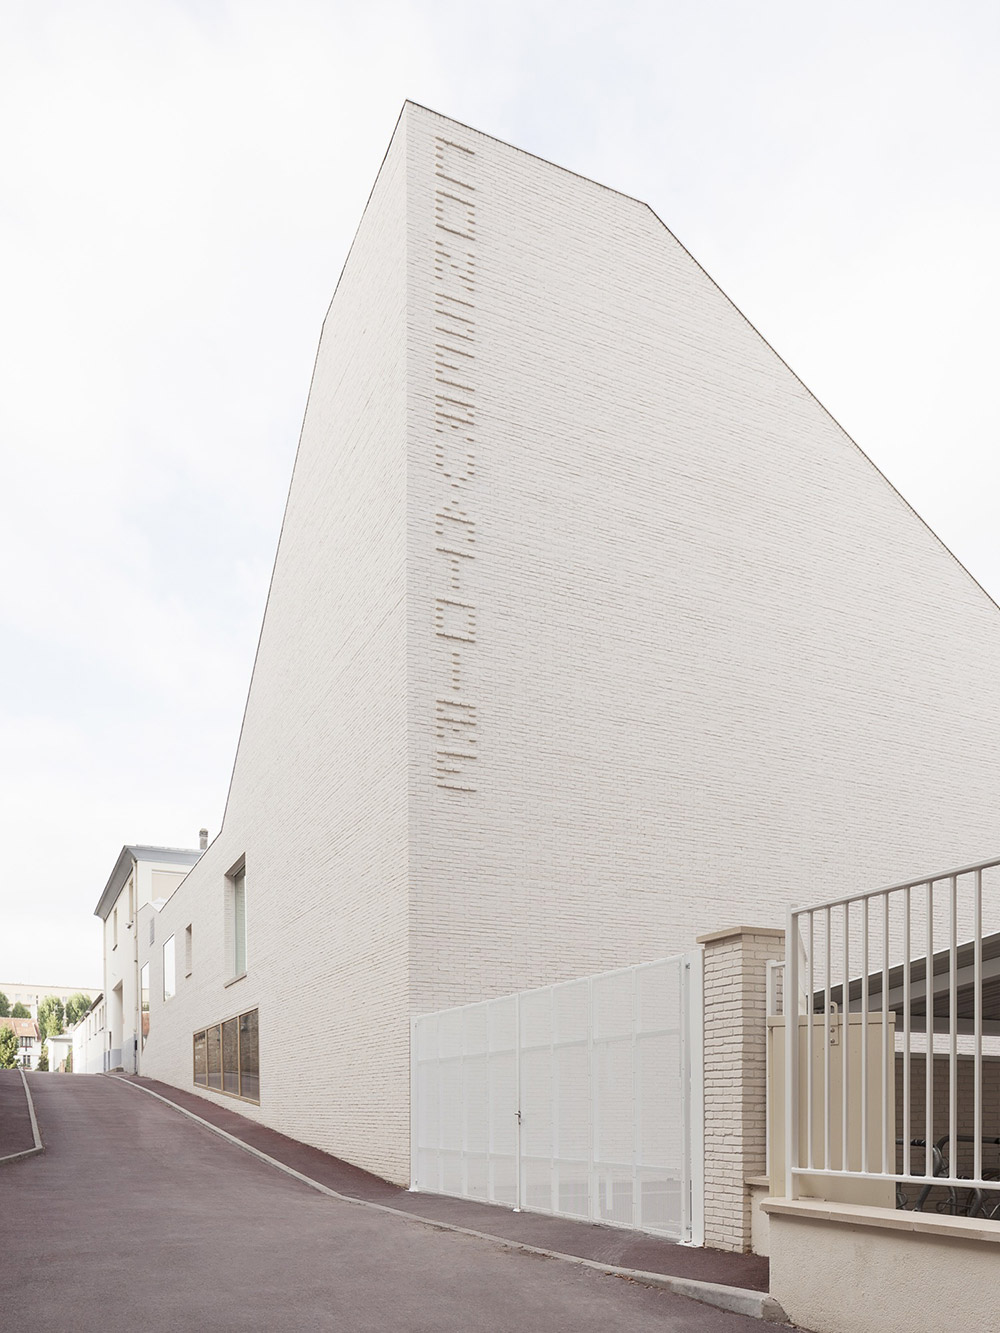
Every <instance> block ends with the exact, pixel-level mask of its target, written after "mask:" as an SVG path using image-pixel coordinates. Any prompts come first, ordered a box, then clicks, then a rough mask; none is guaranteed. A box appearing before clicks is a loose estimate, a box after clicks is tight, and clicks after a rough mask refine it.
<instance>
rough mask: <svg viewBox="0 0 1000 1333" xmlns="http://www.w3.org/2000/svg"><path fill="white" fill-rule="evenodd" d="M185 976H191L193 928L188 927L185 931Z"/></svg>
mask: <svg viewBox="0 0 1000 1333" xmlns="http://www.w3.org/2000/svg"><path fill="white" fill-rule="evenodd" d="M184 975H185V976H186V977H189V976H190V975H191V927H190V926H187V927H185V930H184Z"/></svg>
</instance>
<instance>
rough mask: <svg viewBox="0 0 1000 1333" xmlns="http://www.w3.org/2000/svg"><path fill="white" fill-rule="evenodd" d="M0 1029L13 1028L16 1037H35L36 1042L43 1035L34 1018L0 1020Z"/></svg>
mask: <svg viewBox="0 0 1000 1333" xmlns="http://www.w3.org/2000/svg"><path fill="white" fill-rule="evenodd" d="M0 1028H13V1029H14V1036H15V1037H34V1038H35V1040H36V1041H37V1040H38V1038H39V1036H40V1035H41V1034H40V1033H39V1031H38V1024H37V1023H36V1022H35V1020H34V1019H33V1018H0Z"/></svg>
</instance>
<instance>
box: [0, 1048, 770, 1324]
mask: <svg viewBox="0 0 1000 1333" xmlns="http://www.w3.org/2000/svg"><path fill="white" fill-rule="evenodd" d="M29 1083H30V1086H31V1089H32V1092H33V1094H34V1097H35V1108H36V1112H37V1114H38V1119H39V1125H40V1128H41V1133H42V1139H43V1141H44V1143H45V1149H46V1150H45V1152H44V1153H43V1154H41V1155H40V1156H37V1157H30V1158H28V1159H26V1160H25V1161H23V1162H20V1163H17V1164H14V1165H12V1166H9V1167H6V1168H5V1169H4V1175H3V1179H2V1182H0V1184H2V1189H3V1207H2V1209H0V1253H2V1254H3V1256H4V1262H3V1264H2V1265H0V1312H2V1327H4V1328H9V1329H12V1330H13V1329H24V1330H28V1329H30V1330H31V1333H67V1330H70V1329H72V1330H73V1333H135V1330H136V1329H138V1328H141V1329H143V1330H144V1331H145V1333H185V1331H186V1330H191V1331H192V1333H194V1331H195V1330H197V1333H237V1331H238V1333H311V1331H312V1330H331V1331H332V1330H337V1333H386V1331H387V1330H389V1331H391V1333H535V1331H536V1330H537V1331H538V1333H608V1330H609V1329H613V1330H614V1333H761V1329H762V1327H763V1326H762V1325H760V1324H758V1323H757V1322H756V1321H754V1320H751V1319H746V1318H743V1317H742V1316H739V1315H731V1314H725V1313H722V1312H721V1311H718V1310H714V1309H712V1308H710V1307H708V1306H704V1305H698V1304H696V1303H694V1302H691V1301H687V1300H684V1298H683V1297H679V1296H674V1295H672V1294H670V1293H668V1292H664V1291H659V1290H656V1289H653V1288H649V1287H644V1286H641V1285H639V1284H637V1283H632V1282H622V1281H620V1280H618V1279H616V1278H612V1277H607V1276H604V1275H602V1274H600V1273H597V1272H595V1271H593V1270H590V1269H584V1268H580V1267H577V1266H576V1265H573V1264H568V1263H561V1262H558V1261H547V1262H546V1261H540V1260H538V1259H536V1258H532V1257H530V1256H526V1255H523V1254H519V1253H518V1252H516V1251H511V1250H504V1249H503V1248H502V1246H500V1245H493V1244H491V1243H490V1242H488V1241H479V1240H473V1239H470V1238H467V1237H463V1236H456V1235H454V1234H451V1233H449V1232H442V1231H436V1230H434V1229H432V1228H430V1227H422V1226H415V1225H413V1224H412V1223H411V1222H409V1221H408V1220H406V1219H405V1218H402V1217H394V1216H393V1215H392V1214H388V1213H384V1212H376V1211H371V1210H368V1209H364V1208H358V1207H357V1206H356V1205H353V1204H350V1203H341V1202H339V1201H338V1200H336V1199H331V1198H329V1197H328V1196H326V1195H322V1194H318V1193H316V1192H315V1191H313V1190H310V1189H309V1188H307V1187H306V1186H305V1185H302V1184H301V1183H299V1182H298V1181H296V1180H294V1179H292V1178H291V1177H288V1176H285V1175H283V1174H282V1173H281V1172H279V1171H276V1170H275V1169H274V1168H272V1167H269V1166H266V1165H265V1164H264V1163H262V1162H260V1161H258V1160H256V1159H255V1158H253V1157H252V1156H250V1155H249V1154H248V1153H245V1152H243V1151H242V1150H241V1149H239V1148H238V1147H236V1146H235V1145H232V1144H228V1143H226V1142H225V1141H224V1140H222V1139H220V1138H218V1137H217V1136H215V1135H212V1134H209V1133H207V1132H206V1131H205V1130H204V1129H202V1128H201V1127H199V1126H198V1125H195V1124H194V1123H192V1122H191V1121H190V1120H188V1119H186V1118H185V1117H183V1116H180V1115H178V1114H177V1113H176V1111H173V1110H172V1109H171V1108H170V1107H168V1106H164V1105H163V1104H162V1103H161V1102H158V1101H156V1100H155V1098H152V1097H147V1096H145V1095H144V1094H143V1093H141V1092H138V1091H137V1090H136V1089H134V1088H129V1087H125V1086H123V1085H122V1084H121V1083H119V1082H117V1081H115V1080H113V1079H108V1078H102V1077H89V1078H88V1077H80V1076H75V1077H74V1076H59V1075H53V1074H31V1075H29ZM41 1254H44V1257H45V1264H44V1270H42V1269H40V1268H39V1267H38V1261H39V1255H41Z"/></svg>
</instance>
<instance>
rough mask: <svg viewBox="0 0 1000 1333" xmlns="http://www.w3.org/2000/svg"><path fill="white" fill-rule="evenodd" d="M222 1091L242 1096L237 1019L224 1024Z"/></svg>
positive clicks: (230, 1019) (228, 1020) (231, 1019)
mask: <svg viewBox="0 0 1000 1333" xmlns="http://www.w3.org/2000/svg"><path fill="white" fill-rule="evenodd" d="M222 1091H223V1092H231V1093H234V1094H235V1095H236V1096H237V1097H238V1096H239V1095H240V1034H239V1020H238V1019H235V1018H229V1019H227V1020H226V1022H225V1023H223V1024H222Z"/></svg>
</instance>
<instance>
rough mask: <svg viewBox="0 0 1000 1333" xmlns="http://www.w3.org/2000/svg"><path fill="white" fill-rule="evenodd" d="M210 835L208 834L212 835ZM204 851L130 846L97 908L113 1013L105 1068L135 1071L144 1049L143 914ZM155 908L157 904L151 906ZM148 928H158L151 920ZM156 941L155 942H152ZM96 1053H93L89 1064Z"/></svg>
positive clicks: (109, 1015)
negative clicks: (140, 1050) (140, 928)
mask: <svg viewBox="0 0 1000 1333" xmlns="http://www.w3.org/2000/svg"><path fill="white" fill-rule="evenodd" d="M206 837H207V835H206ZM200 855H201V852H196V851H191V850H188V849H185V848H177V847H143V846H127V847H123V848H122V849H121V852H120V853H119V856H118V860H117V861H116V862H115V868H114V870H112V872H111V876H110V878H109V879H108V882H107V884H106V885H105V888H104V892H103V893H102V894H101V897H100V900H99V901H98V904H97V906H96V908H95V909H94V915H95V916H99V917H100V918H101V920H102V922H103V923H104V930H103V945H104V991H103V994H104V996H105V997H106V1004H107V1014H106V1021H105V1022H104V1024H103V1026H104V1041H105V1043H106V1044H105V1048H104V1050H103V1052H102V1060H101V1068H102V1069H105V1070H108V1069H124V1070H125V1071H126V1072H128V1073H135V1069H136V1052H137V1050H138V1047H139V1032H140V1028H141V1023H140V1020H139V1014H140V1003H141V1001H140V981H141V978H140V975H139V948H140V945H139V940H138V938H137V935H138V912H139V910H140V908H142V907H143V906H147V905H150V904H154V905H155V904H160V903H163V902H165V901H166V899H168V898H169V897H170V895H171V894H172V893H173V892H174V890H175V889H176V888H177V885H178V884H180V882H181V880H182V879H183V878H184V876H185V875H186V874H187V872H188V870H189V869H190V868H191V866H193V865H194V864H195V863H196V862H197V860H198V857H199V856H200ZM150 910H151V911H155V906H154V907H151V908H150ZM143 928H144V929H145V930H147V931H152V929H153V927H152V926H150V924H149V923H148V922H146V923H144V926H143ZM150 942H152V941H151V940H150ZM92 1062H93V1056H92V1055H91V1054H88V1057H87V1063H88V1066H89V1065H90V1064H91V1063H92Z"/></svg>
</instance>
